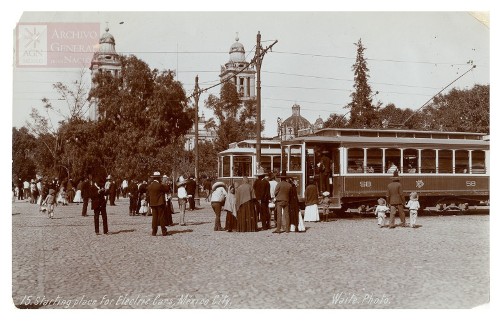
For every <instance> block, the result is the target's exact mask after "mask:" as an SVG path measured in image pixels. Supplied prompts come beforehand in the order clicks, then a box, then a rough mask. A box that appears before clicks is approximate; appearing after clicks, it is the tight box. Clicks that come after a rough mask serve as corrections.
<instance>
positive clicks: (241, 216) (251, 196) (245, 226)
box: [236, 176, 257, 232]
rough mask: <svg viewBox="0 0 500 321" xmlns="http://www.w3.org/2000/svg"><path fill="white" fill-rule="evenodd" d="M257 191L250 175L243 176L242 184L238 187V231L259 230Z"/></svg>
mask: <svg viewBox="0 0 500 321" xmlns="http://www.w3.org/2000/svg"><path fill="white" fill-rule="evenodd" d="M254 200H255V193H254V191H253V187H252V185H250V183H249V181H248V177H246V176H245V177H243V179H242V181H241V185H240V186H238V188H237V189H236V211H237V213H238V214H237V216H236V219H237V221H238V229H237V231H238V232H255V231H257V213H256V211H255V203H254Z"/></svg>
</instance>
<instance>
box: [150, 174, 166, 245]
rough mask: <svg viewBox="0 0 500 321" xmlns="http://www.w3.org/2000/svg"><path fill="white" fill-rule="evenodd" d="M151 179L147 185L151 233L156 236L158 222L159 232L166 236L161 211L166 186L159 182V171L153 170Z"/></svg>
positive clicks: (163, 204) (163, 207)
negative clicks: (151, 214) (151, 218)
mask: <svg viewBox="0 0 500 321" xmlns="http://www.w3.org/2000/svg"><path fill="white" fill-rule="evenodd" d="M151 178H152V179H153V181H152V182H151V184H149V186H148V193H149V206H150V207H151V211H152V213H153V221H152V224H151V227H152V233H151V235H153V236H156V233H157V232H158V222H159V223H160V227H161V234H162V235H163V236H167V228H166V226H165V215H163V211H164V209H165V193H167V192H168V190H167V187H166V186H165V185H163V184H161V183H160V179H161V174H160V172H154V173H153V175H151Z"/></svg>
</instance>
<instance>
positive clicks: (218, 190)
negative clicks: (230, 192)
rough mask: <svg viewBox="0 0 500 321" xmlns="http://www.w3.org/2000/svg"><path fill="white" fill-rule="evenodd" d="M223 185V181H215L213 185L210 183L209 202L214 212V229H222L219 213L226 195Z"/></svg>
mask: <svg viewBox="0 0 500 321" xmlns="http://www.w3.org/2000/svg"><path fill="white" fill-rule="evenodd" d="M225 187H226V185H225V184H224V183H223V182H215V183H214V185H212V193H211V194H212V195H211V198H210V203H211V204H212V208H213V210H214V213H215V225H214V231H224V229H223V228H222V226H221V223H220V214H221V211H222V206H224V202H225V200H226V196H227V192H226V189H225Z"/></svg>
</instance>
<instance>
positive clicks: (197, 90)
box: [193, 75, 201, 199]
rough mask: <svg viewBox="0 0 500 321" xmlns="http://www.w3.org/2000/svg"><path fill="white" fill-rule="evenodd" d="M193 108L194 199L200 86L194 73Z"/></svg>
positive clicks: (197, 162) (196, 194)
mask: <svg viewBox="0 0 500 321" xmlns="http://www.w3.org/2000/svg"><path fill="white" fill-rule="evenodd" d="M194 83H195V85H194V93H193V97H194V110H195V116H194V179H195V182H196V191H195V194H194V197H195V199H196V198H198V197H199V195H198V184H199V183H200V182H199V180H198V178H199V177H198V166H199V157H198V156H199V150H198V102H199V100H200V94H201V92H200V86H199V85H198V75H196V78H195V80H194Z"/></svg>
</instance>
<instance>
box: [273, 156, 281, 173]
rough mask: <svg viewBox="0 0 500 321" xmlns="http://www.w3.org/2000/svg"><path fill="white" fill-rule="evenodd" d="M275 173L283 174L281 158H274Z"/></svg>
mask: <svg viewBox="0 0 500 321" xmlns="http://www.w3.org/2000/svg"><path fill="white" fill-rule="evenodd" d="M273 172H274V173H280V172H281V157H280V156H274V157H273Z"/></svg>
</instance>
